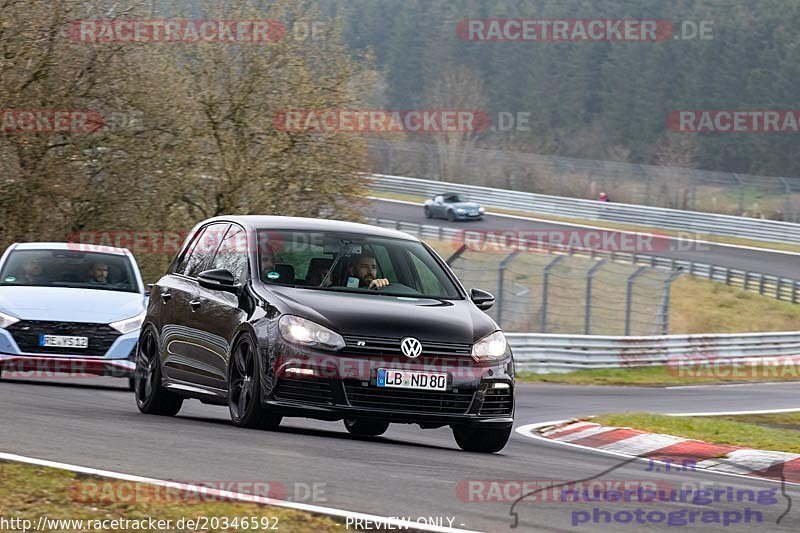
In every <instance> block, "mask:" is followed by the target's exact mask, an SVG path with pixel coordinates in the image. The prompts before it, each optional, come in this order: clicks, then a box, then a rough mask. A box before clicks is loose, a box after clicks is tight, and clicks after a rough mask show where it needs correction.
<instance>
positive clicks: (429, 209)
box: [425, 205, 433, 218]
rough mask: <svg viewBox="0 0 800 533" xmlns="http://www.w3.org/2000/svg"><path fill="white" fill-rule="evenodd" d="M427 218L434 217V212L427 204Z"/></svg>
mask: <svg viewBox="0 0 800 533" xmlns="http://www.w3.org/2000/svg"><path fill="white" fill-rule="evenodd" d="M425 218H433V213H431V208H430V207H428V206H427V205H426V206H425Z"/></svg>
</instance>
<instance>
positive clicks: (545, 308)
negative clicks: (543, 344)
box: [541, 255, 564, 333]
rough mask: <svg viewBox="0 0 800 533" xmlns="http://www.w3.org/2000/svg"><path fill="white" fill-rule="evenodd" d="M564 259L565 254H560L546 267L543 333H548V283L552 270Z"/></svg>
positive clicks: (543, 294)
mask: <svg viewBox="0 0 800 533" xmlns="http://www.w3.org/2000/svg"><path fill="white" fill-rule="evenodd" d="M562 259H564V256H563V255H558V256H556V258H555V259H553V260H552V261H550V262H549V263H548V264H547V266H546V267H544V271H543V280H542V328H541V329H542V333H547V285H548V283H549V282H550V270H551V269H552V268H553V267H554V266H556V265H557V264H558V262H559V261H561V260H562Z"/></svg>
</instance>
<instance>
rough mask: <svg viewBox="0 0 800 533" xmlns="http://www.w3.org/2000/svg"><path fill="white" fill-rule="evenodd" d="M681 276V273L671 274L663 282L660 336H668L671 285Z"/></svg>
mask: <svg viewBox="0 0 800 533" xmlns="http://www.w3.org/2000/svg"><path fill="white" fill-rule="evenodd" d="M680 276H681V272H673V273H672V275H670V277H668V278H667V279H666V280H664V304H663V306H662V307H661V334H662V335H669V297H670V290H671V289H672V283H673V282H674V281H675V280H676V279H678V278H679V277H680Z"/></svg>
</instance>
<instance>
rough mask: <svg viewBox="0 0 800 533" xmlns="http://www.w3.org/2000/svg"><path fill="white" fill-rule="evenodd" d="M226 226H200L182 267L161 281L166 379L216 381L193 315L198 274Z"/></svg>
mask: <svg viewBox="0 0 800 533" xmlns="http://www.w3.org/2000/svg"><path fill="white" fill-rule="evenodd" d="M228 226H229V224H228V223H227V222H223V223H220V222H217V223H214V224H210V225H207V226H204V227H203V228H200V229H199V230H198V234H197V236H196V237H195V241H196V244H195V245H194V246H192V247H191V250H190V252H189V255H188V257H187V258H186V260H185V262H184V266H183V268H182V269H181V270H180V271H176V272H174V273H173V274H172V275H170V276H168V280H167V281H166V282H165V283H164V285H165V286H166V287H165V288H167V289H168V291H169V302H170V304H169V305H170V313H169V316H170V320H169V322H165V323H164V325H163V327H162V330H161V331H162V333H161V337H162V361H163V365H164V369H165V373H166V375H167V377H169V378H172V379H176V380H180V381H187V382H190V383H198V384H209V382H215V381H216V380H215V379H214V377H215V373H214V372H213V371H212V369H211V367H209V366H208V365H207V364H206V363H205V361H207V360H208V359H209V357H208V354H207V352H208V351H209V349H208V344H209V343H208V342H207V340H206V339H204V336H203V334H202V332H198V331H196V330H197V326H198V324H200V323H202V320H198V317H197V316H196V314H197V312H198V306H197V302H198V298H199V292H200V286H199V285H198V283H197V275H198V274H199V273H200V272H202V271H203V270H207V268H208V265H209V264H210V262H211V259H212V258H213V256H214V253H215V252H216V251H217V247H218V246H219V242H220V240H221V239H222V237H223V236H224V235H225V232H226V231H227V229H228ZM162 293H163V289H162Z"/></svg>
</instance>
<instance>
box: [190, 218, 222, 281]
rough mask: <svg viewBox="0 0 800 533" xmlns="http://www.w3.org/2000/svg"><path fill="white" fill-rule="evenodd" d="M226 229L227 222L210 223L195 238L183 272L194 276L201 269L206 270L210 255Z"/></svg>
mask: <svg viewBox="0 0 800 533" xmlns="http://www.w3.org/2000/svg"><path fill="white" fill-rule="evenodd" d="M227 230H228V224H227V223H221V224H220V223H218V224H211V225H210V226H208V227H207V228H206V229H205V230H204V231H203V234H202V235H200V236H199V237H198V238H197V244H196V245H195V247H194V249H193V250H192V252H191V253H190V254H189V260H188V261H187V262H186V268H185V269H184V271H183V274H184V275H186V276H189V277H190V278H196V277H197V275H198V274H199V273H200V272H202V271H203V270H208V265H209V263H210V262H211V257H212V256H213V255H214V252H216V251H217V247H218V246H219V243H220V241H221V240H222V238H223V236H224V235H225V232H226V231H227Z"/></svg>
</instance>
